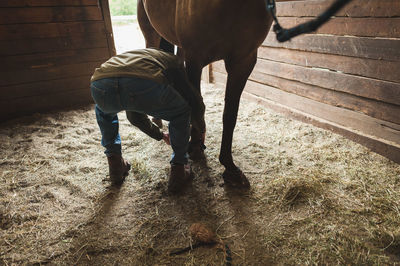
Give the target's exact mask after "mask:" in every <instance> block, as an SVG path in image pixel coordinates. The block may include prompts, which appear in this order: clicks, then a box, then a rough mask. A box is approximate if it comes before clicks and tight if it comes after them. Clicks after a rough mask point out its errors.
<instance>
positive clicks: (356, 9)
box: [276, 0, 400, 18]
mask: <svg viewBox="0 0 400 266" xmlns="http://www.w3.org/2000/svg"><path fill="white" fill-rule="evenodd" d="M277 2H282V1H277ZM333 2H334V0H319V1H310V0H306V1H285V2H283V3H277V8H276V11H277V15H278V16H280V17H315V16H317V15H319V14H321V13H322V12H324V11H325V10H326V9H327V8H328V7H329V6H330V5H331V4H332V3H333ZM335 16H336V17H353V18H356V17H375V18H376V17H399V16H400V1H398V0H378V1H377V0H353V1H351V2H350V3H349V4H347V5H346V6H344V8H343V9H342V10H340V11H339V12H338V13H337V14H335Z"/></svg>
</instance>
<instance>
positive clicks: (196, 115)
mask: <svg viewBox="0 0 400 266" xmlns="http://www.w3.org/2000/svg"><path fill="white" fill-rule="evenodd" d="M167 75H168V79H169V80H170V81H171V82H172V83H173V87H174V88H175V89H176V90H177V91H178V93H179V94H180V95H181V96H182V97H183V98H184V99H185V100H186V101H187V102H188V103H189V105H190V107H191V108H192V126H194V127H196V128H197V129H198V130H199V131H200V133H205V132H206V126H205V122H204V112H205V106H204V102H203V97H202V96H201V94H200V92H199V91H198V90H197V89H196V88H195V87H194V86H193V85H192V84H191V83H190V81H189V79H188V78H187V75H186V71H185V69H184V67H183V66H182V67H180V68H173V69H169V70H167Z"/></svg>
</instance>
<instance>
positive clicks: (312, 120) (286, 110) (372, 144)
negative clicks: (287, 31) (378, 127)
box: [242, 92, 400, 163]
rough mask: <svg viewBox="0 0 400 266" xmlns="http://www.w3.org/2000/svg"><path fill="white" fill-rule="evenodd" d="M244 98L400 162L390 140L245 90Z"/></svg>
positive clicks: (398, 154)
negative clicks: (336, 134) (378, 137)
mask: <svg viewBox="0 0 400 266" xmlns="http://www.w3.org/2000/svg"><path fill="white" fill-rule="evenodd" d="M242 98H245V99H248V100H250V101H253V102H256V103H258V104H260V105H263V106H265V107H267V108H269V109H272V110H275V111H277V112H279V113H282V114H284V115H286V116H288V117H292V118H294V119H297V120H300V121H302V122H305V123H309V124H312V125H315V126H317V127H320V128H323V129H327V130H330V131H333V132H335V133H338V134H340V135H343V136H344V137H346V138H348V139H350V140H352V141H355V142H357V143H360V144H361V145H364V146H366V147H367V148H369V149H371V150H372V151H374V152H376V153H378V154H381V155H383V156H385V157H387V158H388V159H390V160H392V161H394V162H397V163H400V147H399V146H398V145H395V144H393V143H390V142H389V143H388V142H386V141H385V140H381V139H377V138H375V137H374V136H368V135H366V134H362V133H361V132H359V131H356V130H352V129H349V128H346V127H344V126H341V125H338V124H335V123H333V122H330V121H326V120H324V119H321V118H319V117H316V116H313V115H311V114H306V113H304V112H300V111H298V110H295V109H292V108H290V107H287V106H283V105H281V104H279V103H276V102H274V101H270V100H267V99H264V98H261V97H257V96H255V95H253V94H251V93H247V92H244V93H243V96H242Z"/></svg>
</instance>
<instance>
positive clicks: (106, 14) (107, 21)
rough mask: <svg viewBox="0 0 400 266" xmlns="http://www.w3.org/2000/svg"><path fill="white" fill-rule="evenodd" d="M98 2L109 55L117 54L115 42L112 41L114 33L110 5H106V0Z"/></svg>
mask: <svg viewBox="0 0 400 266" xmlns="http://www.w3.org/2000/svg"><path fill="white" fill-rule="evenodd" d="M99 3H100V8H101V12H102V14H103V18H104V25H105V31H106V36H107V42H108V49H109V51H110V57H111V56H114V55H116V54H117V51H116V49H115V43H114V33H113V29H112V24H111V13H110V7H109V5H108V0H99Z"/></svg>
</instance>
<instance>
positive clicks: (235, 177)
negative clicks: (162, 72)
mask: <svg viewBox="0 0 400 266" xmlns="http://www.w3.org/2000/svg"><path fill="white" fill-rule="evenodd" d="M138 20H139V24H140V27H141V29H142V32H143V35H144V37H145V39H146V46H147V47H159V45H160V40H161V37H162V38H164V39H165V40H167V41H169V42H170V43H172V44H175V45H177V46H178V47H179V48H180V49H182V52H183V56H184V59H185V62H186V66H187V72H188V76H189V79H190V80H191V82H192V83H193V85H195V86H196V87H197V88H198V89H199V90H200V76H201V70H202V68H203V67H204V66H206V65H207V64H209V63H211V62H213V61H217V60H224V62H225V67H226V70H227V72H228V80H227V85H226V91H225V108H224V114H223V125H224V126H223V136H222V143H221V151H220V156H219V159H220V162H221V163H222V164H223V165H224V166H225V168H226V171H225V173H224V179H225V182H227V183H230V184H232V185H238V186H245V187H246V186H248V185H249V183H248V181H247V179H246V178H245V176H244V175H243V173H242V172H241V171H240V170H239V169H238V168H237V167H236V165H235V164H234V162H233V158H232V137H233V130H234V127H235V124H236V119H237V112H238V108H239V101H240V96H241V94H242V91H243V89H244V86H245V84H246V81H247V78H248V77H249V75H250V73H251V71H252V70H253V68H254V65H255V63H256V60H257V48H258V47H259V46H260V45H261V43H262V42H263V40H264V39H265V37H266V36H267V34H268V31H269V28H270V26H271V23H272V18H271V16H270V14H269V13H268V12H267V10H266V7H265V1H264V0H249V1H243V0H179V1H178V0H139V1H138ZM196 139H200V134H199V132H195V131H193V132H192V140H196Z"/></svg>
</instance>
